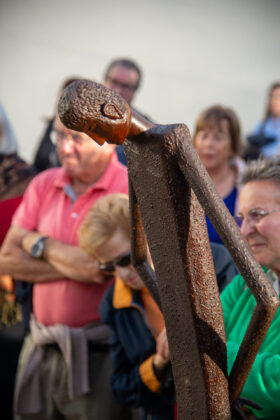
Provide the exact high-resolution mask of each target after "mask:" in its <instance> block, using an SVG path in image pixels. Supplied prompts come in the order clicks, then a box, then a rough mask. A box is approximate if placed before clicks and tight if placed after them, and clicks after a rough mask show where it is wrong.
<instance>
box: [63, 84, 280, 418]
mask: <svg viewBox="0 0 280 420" xmlns="http://www.w3.org/2000/svg"><path fill="white" fill-rule="evenodd" d="M59 115H60V118H61V120H62V121H63V123H64V124H65V125H66V126H67V127H68V128H71V129H74V130H77V131H83V132H85V133H87V134H88V135H90V137H92V138H93V139H94V140H96V141H97V142H98V143H99V144H103V142H104V141H105V140H106V139H107V140H109V141H110V142H114V143H116V144H120V143H122V142H124V139H125V137H127V136H129V138H128V139H127V140H126V141H125V142H124V147H125V153H126V157H127V161H128V171H129V179H130V205H131V218H132V254H133V259H134V263H135V266H136V268H137V270H138V272H139V273H140V275H141V276H142V278H143V280H144V282H145V284H146V285H147V287H148V288H149V290H150V291H151V293H152V295H153V296H154V298H155V299H156V301H157V302H158V303H159V305H160V307H161V309H162V311H163V314H164V318H165V321H166V327H167V336H168V341H169V346H170V353H171V361H172V368H173V373H174V379H175V387H176V395H177V401H178V411H179V412H178V418H179V420H183V419H185V418H189V417H190V416H192V418H195V419H228V418H230V409H232V408H233V405H234V403H235V401H236V399H237V398H238V396H239V394H240V391H241V389H242V387H243V385H244V383H245V381H246V378H247V376H248V373H249V371H250V369H251V366H252V364H253V361H254V359H255V357H256V354H257V352H258V350H259V348H260V346H261V343H262V341H263V339H264V336H265V334H266V332H267V330H268V327H269V325H270V323H271V321H272V319H273V316H274V314H275V312H276V310H277V308H278V305H279V299H278V296H277V295H276V293H275V291H274V289H273V287H272V286H271V284H270V282H269V281H268V280H267V278H266V277H265V275H264V273H263V271H262V270H261V267H260V266H259V265H258V264H257V263H256V261H255V260H254V258H253V257H252V255H251V253H250V249H249V247H248V245H247V243H246V242H245V241H244V239H243V238H242V237H241V235H240V232H239V229H238V227H237V226H236V224H235V223H234V221H233V219H232V217H231V215H230V214H229V212H228V211H227V209H226V207H225V205H224V202H223V200H222V199H221V198H220V196H219V195H218V193H217V192H216V189H215V187H214V185H213V183H212V181H211V179H210V177H209V175H208V173H207V172H206V170H205V169H204V167H203V165H202V164H201V162H200V160H199V158H198V156H197V153H196V151H195V149H194V147H193V145H192V141H191V138H190V135H189V132H188V129H187V127H186V126H185V125H183V124H178V125H173V126H156V127H154V128H151V127H152V124H151V123H149V122H148V121H146V120H144V119H143V118H142V117H139V116H137V114H134V113H131V111H130V109H129V106H128V105H127V104H126V103H125V101H124V100H123V99H122V98H121V97H120V96H119V95H118V94H116V93H115V92H113V91H111V90H110V89H107V88H105V87H103V86H100V85H97V84H96V83H94V82H90V81H85V80H82V81H78V82H74V83H73V84H71V85H70V86H68V87H67V88H66V90H65V92H64V93H63V95H62V98H61V99H60V102H59ZM202 208H203V209H204V210H205V211H206V213H207V214H208V216H209V217H210V219H211V221H212V223H213V225H214V227H215V229H216V230H217V232H218V233H219V235H220V237H221V238H222V240H223V241H224V243H225V245H226V246H227V247H228V249H229V251H230V253H231V255H232V256H233V258H234V261H235V262H236V264H237V266H238V268H239V270H240V272H241V274H242V275H243V277H244V279H245V281H246V283H247V285H248V287H249V288H250V290H251V291H252V293H253V294H254V296H255V298H256V301H257V306H256V308H255V310H254V313H253V316H252V319H251V321H250V324H249V327H248V329H247V332H246V334H245V337H244V340H243V342H242V344H241V346H240V350H239V352H238V355H237V357H236V361H235V363H234V366H233V368H232V371H231V375H230V378H229V382H228V379H227V374H226V346H225V332H224V324H223V316H222V310H221V305H220V299H219V293H218V288H217V284H216V278H215V273H214V268H213V261H212V257H211V251H210V246H209V241H208V235H207V231H206V226H205V219H204V212H203V210H202ZM145 237H147V240H148V244H149V248H150V252H151V255H152V259H153V262H154V265H155V273H156V275H155V274H154V273H153V271H152V270H151V267H149V264H148V263H147V258H146V250H145ZM228 389H229V391H228ZM230 404H231V408H230Z"/></svg>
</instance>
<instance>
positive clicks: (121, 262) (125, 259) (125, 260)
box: [99, 252, 131, 273]
mask: <svg viewBox="0 0 280 420" xmlns="http://www.w3.org/2000/svg"><path fill="white" fill-rule="evenodd" d="M130 264H131V253H130V252H128V253H127V254H126V255H123V256H122V257H120V258H118V259H116V260H115V261H112V262H107V263H104V264H101V263H99V270H101V271H105V272H107V273H113V272H114V271H115V270H116V266H119V267H127V266H129V265H130Z"/></svg>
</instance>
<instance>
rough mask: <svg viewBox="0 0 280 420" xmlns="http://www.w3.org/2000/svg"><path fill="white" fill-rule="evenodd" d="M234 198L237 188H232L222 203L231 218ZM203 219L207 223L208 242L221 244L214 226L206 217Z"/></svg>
mask: <svg viewBox="0 0 280 420" xmlns="http://www.w3.org/2000/svg"><path fill="white" fill-rule="evenodd" d="M236 197H237V188H236V187H234V188H233V190H232V191H231V193H230V194H229V195H228V196H227V197H226V198H225V199H224V203H225V205H226V206H227V208H228V210H229V212H230V214H231V215H232V216H233V215H234V208H235V202H236ZM205 217H206V223H207V229H208V235H209V240H210V242H216V243H219V244H222V243H223V242H222V240H221V238H220V237H219V235H218V233H217V232H216V230H215V229H214V226H213V225H212V223H211V222H210V220H209V218H208V216H207V215H206V216H205Z"/></svg>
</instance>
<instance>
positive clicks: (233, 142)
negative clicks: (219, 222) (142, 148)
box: [193, 105, 245, 243]
mask: <svg viewBox="0 0 280 420" xmlns="http://www.w3.org/2000/svg"><path fill="white" fill-rule="evenodd" d="M193 142H194V146H195V148H196V151H197V153H198V156H199V157H200V160H201V161H202V163H203V165H204V166H205V169H206V170H207V172H208V174H209V175H210V178H211V179H212V181H213V183H214V185H215V187H216V189H217V191H218V193H219V194H220V195H221V197H222V199H223V200H224V203H225V205H226V206H227V208H228V210H229V212H230V213H231V215H234V214H235V213H236V209H237V208H238V188H237V181H238V177H239V174H240V172H241V171H242V169H243V168H244V166H245V165H244V162H243V161H242V160H241V158H240V157H239V154H240V150H241V134H240V124H239V120H238V117H237V115H236V113H235V112H234V111H233V109H231V108H228V107H225V106H222V105H214V106H211V107H209V108H207V109H206V110H204V111H203V112H202V113H201V114H200V116H199V117H198V120H197V122H196V126H195V132H194V135H193ZM206 222H207V228H208V233H209V239H210V241H211V242H217V243H222V241H221V239H220V237H219V235H218V233H217V232H216V230H215V229H214V227H213V225H212V223H211V222H210V220H209V218H208V216H206Z"/></svg>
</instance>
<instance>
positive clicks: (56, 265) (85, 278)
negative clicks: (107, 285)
mask: <svg viewBox="0 0 280 420" xmlns="http://www.w3.org/2000/svg"><path fill="white" fill-rule="evenodd" d="M41 236H42V233H40V232H29V231H28V230H26V229H23V228H22V227H19V226H12V227H11V228H10V230H9V232H8V234H7V236H6V239H5V241H4V243H3V246H2V248H1V251H0V275H1V274H10V275H11V276H12V277H13V278H14V279H16V280H17V279H18V280H24V281H26V282H30V283H40V282H45V281H52V280H57V279H58V278H61V277H67V278H70V279H72V280H75V281H78V282H85V283H103V281H104V280H103V276H102V275H101V274H100V272H99V269H98V263H97V261H96V260H93V259H91V258H89V257H88V256H87V254H86V253H85V252H84V251H83V250H82V249H80V248H79V247H78V246H74V245H68V244H65V243H63V242H61V241H58V240H56V239H52V238H47V239H46V241H45V250H44V254H43V258H42V259H35V258H33V257H31V255H30V251H31V247H32V245H33V244H34V243H35V242H36V241H37V239H38V238H39V237H41Z"/></svg>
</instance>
